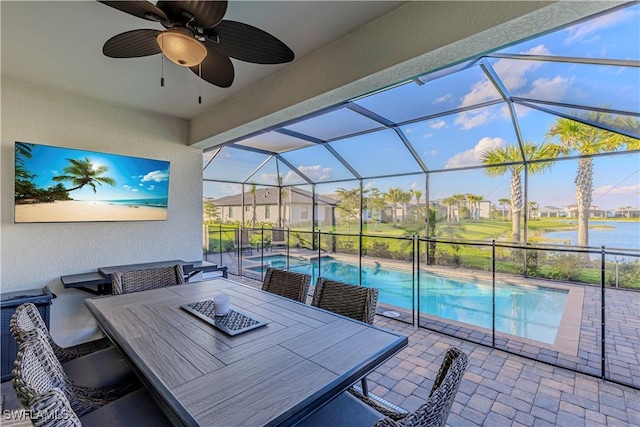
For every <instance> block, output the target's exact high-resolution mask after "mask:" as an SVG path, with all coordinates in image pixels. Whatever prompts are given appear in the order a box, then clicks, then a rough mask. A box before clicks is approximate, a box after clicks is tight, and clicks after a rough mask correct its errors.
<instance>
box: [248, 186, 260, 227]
mask: <svg viewBox="0 0 640 427" xmlns="http://www.w3.org/2000/svg"><path fill="white" fill-rule="evenodd" d="M249 195H250V196H251V209H252V210H253V214H252V215H251V226H252V227H254V228H255V226H256V224H257V223H258V213H257V212H256V183H255V182H252V183H251V186H250V187H249Z"/></svg>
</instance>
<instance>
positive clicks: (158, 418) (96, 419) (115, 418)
mask: <svg viewBox="0 0 640 427" xmlns="http://www.w3.org/2000/svg"><path fill="white" fill-rule="evenodd" d="M28 409H29V412H30V415H31V419H32V422H33V425H34V426H35V427H92V426H93V427H98V426H109V427H128V426H136V427H164V426H170V425H171V423H170V422H169V420H168V419H167V418H166V417H165V416H164V415H163V414H162V410H161V409H160V407H159V406H158V405H157V404H156V403H155V402H154V401H153V400H152V398H151V396H150V395H149V394H148V393H147V392H146V391H145V390H143V389H141V390H137V391H134V392H133V393H130V394H127V395H126V396H124V397H122V398H120V399H118V400H114V401H113V402H110V403H107V404H106V405H104V406H101V407H100V408H98V409H96V410H93V411H91V412H89V413H87V414H85V415H83V416H80V417H79V416H78V415H77V414H76V413H75V412H74V410H73V408H72V407H71V403H69V399H67V396H66V395H65V394H64V392H62V390H60V389H58V388H52V389H51V390H48V391H46V392H45V393H42V394H39V395H37V396H35V397H34V398H33V399H31V401H30V402H29V406H28Z"/></svg>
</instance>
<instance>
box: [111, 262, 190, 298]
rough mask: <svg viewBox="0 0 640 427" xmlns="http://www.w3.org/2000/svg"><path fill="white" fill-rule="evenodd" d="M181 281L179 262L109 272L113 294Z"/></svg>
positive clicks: (144, 289)
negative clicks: (148, 267) (159, 266)
mask: <svg viewBox="0 0 640 427" xmlns="http://www.w3.org/2000/svg"><path fill="white" fill-rule="evenodd" d="M183 283H185V280H184V270H183V269H182V266H181V265H180V264H176V265H174V266H172V267H162V268H150V269H148V270H137V271H122V272H115V273H112V274H111V288H112V289H113V294H114V295H119V294H128V293H131V292H140V291H147V290H149V289H156V288H163V287H165V286H172V285H181V284H183Z"/></svg>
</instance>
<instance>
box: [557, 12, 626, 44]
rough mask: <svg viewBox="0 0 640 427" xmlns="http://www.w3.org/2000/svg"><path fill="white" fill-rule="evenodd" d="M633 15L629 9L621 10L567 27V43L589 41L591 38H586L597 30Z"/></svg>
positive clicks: (565, 41)
mask: <svg viewBox="0 0 640 427" xmlns="http://www.w3.org/2000/svg"><path fill="white" fill-rule="evenodd" d="M630 16H632V15H631V13H630V12H628V11H626V10H625V11H619V12H617V13H609V14H607V15H602V16H600V17H599V18H596V19H592V20H590V21H586V22H583V23H581V24H578V25H575V26H572V27H570V28H567V30H566V31H567V33H568V36H567V38H566V39H565V40H564V44H565V45H570V44H573V43H576V42H580V41H583V42H589V41H591V39H589V40H584V39H585V37H587V36H590V35H592V34H593V33H595V32H598V31H600V30H603V29H605V28H609V27H611V26H613V25H615V24H617V23H618V22H620V21H623V20H624V19H626V18H628V17H630Z"/></svg>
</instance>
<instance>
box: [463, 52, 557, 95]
mask: <svg viewBox="0 0 640 427" xmlns="http://www.w3.org/2000/svg"><path fill="white" fill-rule="evenodd" d="M522 53H523V54H528V55H549V54H550V52H549V49H547V48H546V47H545V46H544V45H538V46H534V47H532V48H531V49H529V50H527V51H525V52H522ZM541 66H542V63H541V62H538V61H515V60H507V59H500V60H498V61H496V62H495V63H494V64H493V68H494V70H495V71H496V73H497V74H498V76H499V77H500V79H501V80H502V81H503V83H504V85H505V86H506V87H507V89H509V90H510V91H514V90H516V89H520V88H522V87H523V86H524V85H525V84H526V83H527V79H526V78H525V74H527V73H528V72H530V71H532V70H535V69H536V68H540V67H541ZM496 98H499V94H498V91H497V89H496V88H495V86H493V83H491V82H490V81H489V80H488V79H486V78H483V79H482V80H480V81H478V82H477V83H475V84H474V85H473V86H472V87H471V90H470V92H468V93H467V94H466V95H464V96H463V97H462V99H461V102H460V105H459V107H468V106H470V105H476V104H479V103H481V102H484V101H490V100H492V99H496Z"/></svg>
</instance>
